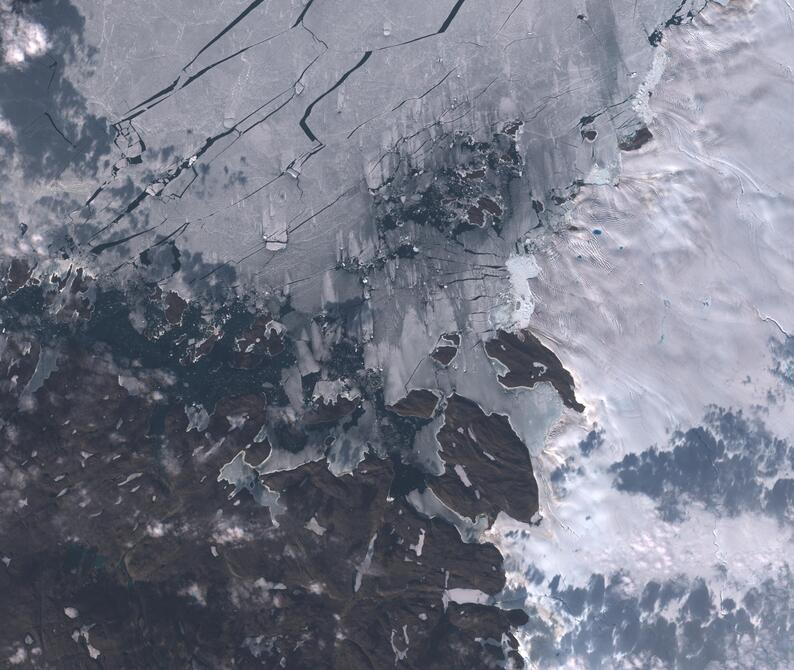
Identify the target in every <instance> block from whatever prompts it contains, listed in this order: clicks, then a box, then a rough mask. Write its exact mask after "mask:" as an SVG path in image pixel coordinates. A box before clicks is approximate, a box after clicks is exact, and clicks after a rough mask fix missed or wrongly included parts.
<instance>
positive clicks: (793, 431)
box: [492, 0, 794, 667]
mask: <svg viewBox="0 0 794 670" xmlns="http://www.w3.org/2000/svg"><path fill="white" fill-rule="evenodd" d="M793 26H794V10H792V7H791V5H789V3H787V2H786V1H785V0H774V1H769V2H732V3H730V5H728V6H727V7H720V6H719V5H715V4H711V5H710V6H709V7H708V8H707V9H706V10H705V11H704V12H703V14H702V15H700V16H699V17H698V18H697V19H696V21H695V22H694V23H693V24H691V25H684V26H680V27H678V28H674V29H672V30H670V31H668V32H667V33H666V34H665V41H664V44H663V45H662V46H660V47H659V48H660V49H664V50H665V51H666V58H664V59H663V60H665V61H666V68H665V71H664V74H663V76H662V77H661V80H660V82H659V84H658V85H657V86H656V87H655V88H654V89H653V94H652V96H651V98H650V101H649V111H650V112H651V113H652V115H653V120H652V122H651V124H650V129H651V131H652V132H653V135H654V139H653V140H652V141H651V142H650V143H649V144H648V145H646V146H645V147H643V148H642V149H641V150H639V151H636V152H631V153H624V154H623V158H622V166H621V170H620V175H619V183H618V184H617V186H612V185H604V186H588V187H586V188H585V190H584V192H583V194H582V196H580V197H579V198H578V200H577V206H576V207H575V209H574V210H573V212H572V214H571V223H573V224H575V225H576V226H578V227H579V230H578V231H576V232H573V233H571V234H570V235H568V236H567V237H555V238H549V239H547V240H546V241H545V244H541V245H539V246H540V249H539V250H538V251H536V253H535V258H536V261H537V263H538V265H539V267H540V271H539V275H538V278H537V279H536V280H534V281H533V282H531V286H532V294H533V297H534V299H535V301H536V305H535V310H534V313H533V315H532V319H531V321H532V326H533V327H534V329H535V330H536V331H537V332H540V333H542V334H544V335H545V336H546V337H547V338H548V339H549V340H551V341H553V342H555V343H563V344H562V346H559V345H558V346H557V347H556V350H557V353H558V354H559V355H560V358H561V359H562V361H563V363H564V365H565V366H566V367H567V368H568V369H570V370H571V371H572V372H573V374H574V375H575V377H576V381H577V388H578V390H577V393H578V395H579V399H580V401H582V402H583V403H584V404H585V405H586V406H587V407H588V411H587V414H586V416H585V417H583V418H582V417H574V416H572V415H571V414H566V415H565V416H564V417H563V419H562V420H561V422H560V423H559V424H558V425H557V426H556V427H555V428H554V429H553V430H552V431H551V433H550V434H549V436H548V439H547V443H546V448H545V450H544V452H543V455H542V456H541V457H540V458H539V459H538V458H537V456H536V457H535V460H534V462H535V467H536V474H537V475H538V477H539V478H540V479H541V480H542V481H541V514H542V516H543V517H544V519H543V521H542V522H541V524H540V526H539V527H538V528H533V529H530V530H527V529H526V528H524V529H519V525H518V524H514V523H512V522H511V521H509V520H508V519H504V518H502V519H500V521H499V522H498V523H497V526H496V527H495V529H494V530H493V531H492V538H493V539H495V541H496V542H497V543H499V544H500V545H501V547H502V548H503V550H504V551H505V553H506V554H507V556H508V559H507V567H508V580H509V582H510V587H509V589H510V588H512V589H516V588H520V587H523V588H524V589H526V590H527V592H528V595H527V598H526V603H527V604H533V605H535V606H536V607H538V608H539V611H540V612H541V613H542V616H543V617H544V619H545V620H546V622H547V623H548V624H549V625H550V626H551V628H552V629H553V630H555V631H556V632H557V634H558V635H563V634H564V633H565V632H566V631H570V630H572V629H573V628H574V627H575V626H576V621H575V619H573V618H572V617H570V616H569V615H567V614H566V613H565V611H564V608H563V607H561V605H560V603H559V602H557V601H555V600H554V599H552V598H551V597H550V596H549V589H548V579H549V578H551V577H552V576H554V575H556V574H559V575H560V576H561V588H562V587H563V586H578V587H585V586H586V585H587V583H588V579H589V578H590V576H591V575H593V574H602V575H605V576H607V579H609V576H610V575H616V574H622V575H623V578H624V582H623V583H624V588H625V589H627V590H628V591H632V590H633V591H634V592H636V593H637V595H638V596H639V594H640V592H641V591H642V589H643V586H644V585H645V584H647V583H648V582H649V581H651V580H657V581H664V580H670V579H675V578H676V577H678V576H681V575H683V576H684V577H685V578H686V579H696V578H703V579H705V581H706V584H707V585H708V587H709V589H710V590H711V591H712V593H717V594H719V595H720V597H722V598H727V597H728V596H730V597H732V598H735V599H737V600H740V599H741V596H742V594H743V593H745V592H746V591H747V590H748V589H750V588H752V587H755V586H757V585H759V584H761V583H762V582H763V580H765V579H767V578H770V577H773V576H774V575H776V574H779V573H780V572H781V571H782V572H784V573H786V574H788V572H787V571H788V569H789V556H790V555H791V552H792V550H794V541H792V535H791V530H790V527H785V526H781V525H780V524H778V522H777V521H776V520H773V519H772V518H771V517H768V516H765V515H762V514H761V513H755V512H752V513H751V512H746V513H742V514H739V515H737V516H733V517H727V516H720V515H719V514H718V513H715V512H714V511H713V510H709V509H707V508H705V507H704V506H701V505H693V506H691V507H690V508H689V509H688V510H687V518H686V519H685V520H684V521H682V522H675V523H671V522H668V521H665V520H663V519H662V517H661V516H660V515H659V514H658V512H657V510H656V506H655V502H654V501H653V500H651V499H650V498H648V497H646V496H643V495H639V494H636V495H633V494H629V493H624V492H621V491H618V490H617V489H615V488H614V487H613V481H614V475H613V474H612V473H610V472H608V468H609V466H610V465H611V464H613V463H615V462H616V461H620V460H621V459H622V458H623V457H624V456H625V455H626V454H628V453H631V452H642V451H644V450H646V449H648V448H649V447H651V446H652V445H657V446H658V447H659V448H662V449H663V448H665V447H666V445H667V444H668V439H669V435H670V433H671V432H672V431H675V430H686V429H688V428H690V427H693V426H698V425H699V424H700V423H701V422H702V419H703V415H704V414H705V412H706V411H707V408H708V407H709V406H710V405H717V406H721V407H725V408H732V409H734V410H742V411H743V412H744V413H745V415H748V416H752V415H754V414H756V415H760V416H761V417H762V418H763V420H764V422H765V423H766V425H767V427H768V428H769V430H770V431H771V432H772V433H775V434H776V435H777V436H778V437H780V438H783V439H788V440H791V438H792V437H794V421H792V417H794V407H793V406H792V402H791V398H790V396H791V393H792V388H791V387H790V386H789V387H788V388H786V385H785V383H784V382H782V381H781V379H780V378H779V377H776V376H775V375H773V374H772V372H771V371H770V369H771V368H772V367H773V360H772V355H771V353H770V340H777V341H783V340H784V339H785V337H786V334H794V235H792V226H794V181H793V180H792V178H791V175H792V174H793V173H794V154H793V153H792V150H791V149H792V146H794V130H792V127H791V117H790V110H791V109H794V48H792V45H793V44H794V27H793ZM594 422H597V423H598V424H599V426H600V427H601V428H603V430H604V437H605V444H604V446H603V447H602V448H601V449H599V450H596V451H595V452H594V453H593V454H592V455H591V456H590V457H589V458H588V459H584V458H583V457H581V456H580V455H579V450H578V447H577V444H578V442H579V440H581V439H583V438H584V436H585V434H586V432H587V431H589V430H590V428H591V426H592V424H593V423H594ZM571 456H573V457H574V459H575V463H576V464H577V465H581V466H582V468H583V471H582V472H581V473H580V474H579V475H573V476H572V477H571V479H570V480H569V481H568V483H567V486H566V488H565V491H564V492H563V493H562V494H559V492H558V489H556V488H555V487H554V486H553V485H552V483H551V482H550V476H551V473H552V472H553V471H554V469H555V468H557V467H558V466H559V465H560V464H561V463H563V462H564V461H565V460H566V459H567V458H569V457H571ZM555 492H557V495H555ZM510 531H514V532H510ZM535 569H540V570H541V571H542V572H543V573H544V574H545V575H546V582H544V583H541V584H537V583H534V582H533V581H532V580H531V579H528V578H527V577H528V575H530V574H531V571H532V570H535ZM786 597H787V598H789V603H790V595H788V596H786ZM510 606H516V603H515V602H512V603H510ZM525 641H526V648H525V650H524V651H525V652H526V653H527V655H529V654H530V653H531V651H532V650H531V642H530V640H529V637H528V636H527V637H526V640H525ZM775 644H780V645H784V644H785V645H788V644H789V643H788V642H786V641H784V640H773V641H772V642H771V643H769V646H770V647H774V646H775ZM748 645H749V646H748ZM758 645H761V646H764V645H763V644H762V643H761V641H760V640H759V641H756V642H754V643H753V644H750V643H749V642H747V644H746V645H745V647H742V648H743V650H744V651H743V652H742V654H744V656H742V655H741V654H740V655H739V656H736V657H735V658H733V660H732V661H731V663H733V664H734V665H732V666H731V667H747V665H746V664H749V663H753V662H758V659H759V658H761V654H762V650H761V649H760V647H758ZM789 649H790V648H789ZM763 653H768V650H767V651H764V652H763ZM770 658H771V659H772V661H771V662H772V665H766V664H765V663H761V666H760V667H782V666H779V665H775V661H774V658H775V657H774V655H772V656H770V657H767V661H768V662H769V659H770ZM538 662H539V663H540V666H539V667H552V666H551V665H547V664H545V663H543V662H542V661H538ZM565 662H566V663H567V667H590V665H588V662H587V661H586V660H585V659H584V658H583V657H582V658H578V659H577V658H576V657H575V656H574V657H570V658H568V659H567V661H565ZM624 662H625V663H629V659H623V660H620V659H615V661H614V666H612V665H610V666H609V667H624ZM729 665H730V664H729ZM554 667H556V666H554ZM625 667H633V666H630V665H627V666H625ZM693 667H694V666H693Z"/></svg>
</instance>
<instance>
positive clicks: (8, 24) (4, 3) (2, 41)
mask: <svg viewBox="0 0 794 670" xmlns="http://www.w3.org/2000/svg"><path fill="white" fill-rule="evenodd" d="M0 45H2V50H3V62H4V63H6V64H7V65H21V64H22V63H24V62H25V61H26V60H29V59H31V58H35V57H37V56H41V55H42V54H43V53H45V52H46V51H47V49H49V46H50V45H49V40H48V37H47V31H46V30H45V29H44V26H42V25H40V24H38V23H35V22H34V21H30V20H29V19H26V18H25V17H24V16H22V15H21V14H20V13H19V12H16V11H13V10H12V9H11V3H10V2H8V0H0ZM2 133H3V120H2V119H0V134H2Z"/></svg>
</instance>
